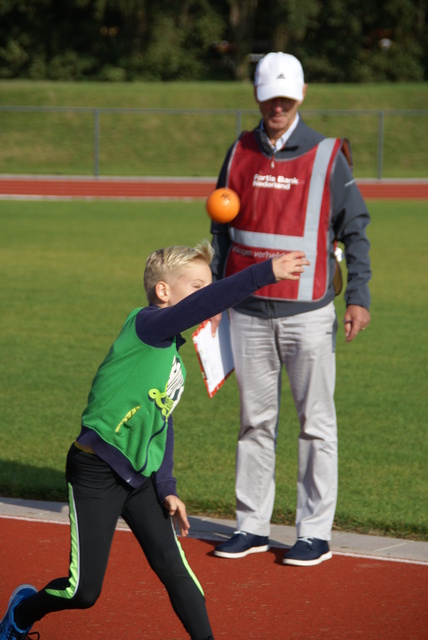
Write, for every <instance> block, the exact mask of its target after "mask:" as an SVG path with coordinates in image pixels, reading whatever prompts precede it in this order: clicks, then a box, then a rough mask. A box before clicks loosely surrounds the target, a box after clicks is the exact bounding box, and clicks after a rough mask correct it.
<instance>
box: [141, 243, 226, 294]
mask: <svg viewBox="0 0 428 640" xmlns="http://www.w3.org/2000/svg"><path fill="white" fill-rule="evenodd" d="M213 257H214V249H213V248H212V246H211V244H210V243H209V241H208V240H203V241H202V242H200V243H199V244H197V245H196V246H195V247H187V246H175V247H166V248H164V249H158V250H157V251H153V252H152V253H151V254H150V255H149V257H148V258H147V260H146V268H145V270H144V288H145V290H146V295H147V300H148V302H149V303H152V302H156V300H157V297H156V285H157V284H158V282H160V281H161V280H168V279H171V276H175V275H176V274H177V271H178V270H179V269H181V268H182V267H186V266H187V265H188V264H190V263H191V262H193V261H194V260H203V261H204V262H206V263H207V265H210V264H211V261H212V259H213Z"/></svg>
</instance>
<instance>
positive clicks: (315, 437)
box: [230, 302, 338, 540]
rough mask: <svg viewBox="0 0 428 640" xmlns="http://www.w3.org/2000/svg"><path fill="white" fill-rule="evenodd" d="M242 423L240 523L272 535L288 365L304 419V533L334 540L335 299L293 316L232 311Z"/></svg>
mask: <svg viewBox="0 0 428 640" xmlns="http://www.w3.org/2000/svg"><path fill="white" fill-rule="evenodd" d="M230 325H231V340H232V349H233V356H234V361H235V372H236V376H237V381H238V386H239V390H240V402H241V416H240V420H241V426H240V431H239V439H238V445H237V452H236V502H237V529H238V530H241V531H246V532H248V533H253V534H256V535H261V536H267V535H269V532H270V519H271V516H272V510H273V505H274V498H275V449H276V441H277V436H278V418H279V409H280V393H281V377H282V370H283V369H282V367H283V365H284V367H285V370H286V372H287V374H288V378H289V381H290V388H291V392H292V395H293V399H294V403H295V406H296V409H297V414H298V418H299V422H300V433H299V440H298V479H297V508H296V527H297V535H298V536H308V537H315V538H320V539H322V540H330V538H331V529H332V525H333V518H334V513H335V509H336V500H337V481H338V477H337V422H336V411H335V405H334V386H335V377H336V371H335V369H336V365H335V344H336V333H337V320H336V313H335V308H334V303H333V302H331V303H329V304H328V305H327V306H326V307H323V308H322V309H317V310H316V311H310V312H307V313H302V314H299V315H295V316H289V317H285V318H273V319H265V318H256V317H253V316H248V315H245V314H243V313H239V312H237V311H236V310H231V311H230Z"/></svg>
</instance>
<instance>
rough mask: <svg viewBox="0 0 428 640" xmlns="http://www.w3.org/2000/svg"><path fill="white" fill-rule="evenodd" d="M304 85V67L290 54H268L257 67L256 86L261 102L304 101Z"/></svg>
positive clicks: (258, 98)
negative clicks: (272, 100) (276, 100)
mask: <svg viewBox="0 0 428 640" xmlns="http://www.w3.org/2000/svg"><path fill="white" fill-rule="evenodd" d="M304 84H305V79H304V77H303V68H302V65H301V64H300V62H299V61H298V59H297V58H295V57H294V56H292V55H290V54H289V53H282V52H281V51H278V52H277V53H268V54H266V55H265V56H264V57H263V58H262V59H261V60H260V61H259V63H258V65H257V67H256V73H255V76H254V86H255V87H256V94H257V100H258V101H259V102H265V101H266V100H270V99H271V98H292V99H293V100H303V87H304Z"/></svg>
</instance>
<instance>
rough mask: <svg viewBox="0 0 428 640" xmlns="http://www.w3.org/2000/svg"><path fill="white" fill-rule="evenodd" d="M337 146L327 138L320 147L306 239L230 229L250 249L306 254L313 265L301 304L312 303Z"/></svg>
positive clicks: (303, 285)
mask: <svg viewBox="0 0 428 640" xmlns="http://www.w3.org/2000/svg"><path fill="white" fill-rule="evenodd" d="M335 144H336V138H326V139H324V140H322V141H321V142H320V143H319V145H318V149H317V152H316V154H315V160H314V166H313V168H312V176H311V180H310V184H309V194H308V202H307V207H306V218H305V230H304V235H303V236H286V235H276V234H273V233H257V232H255V231H244V230H242V229H235V228H233V227H230V228H229V233H230V237H231V239H232V241H233V242H237V243H238V244H241V245H244V246H247V247H254V248H259V249H262V248H263V249H275V250H277V251H297V250H299V251H304V252H305V254H306V257H307V259H308V260H309V261H310V263H311V265H310V267H306V268H305V272H304V273H303V275H302V276H301V278H300V282H299V293H298V298H297V299H298V300H304V301H307V300H312V291H313V287H314V277H315V263H316V257H317V239H318V229H319V224H320V215H321V204H322V198H323V194H324V185H325V178H326V174H327V170H328V166H329V163H330V159H331V156H332V153H333V149H334V145H335Z"/></svg>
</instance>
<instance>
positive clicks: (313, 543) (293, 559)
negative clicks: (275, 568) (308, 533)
mask: <svg viewBox="0 0 428 640" xmlns="http://www.w3.org/2000/svg"><path fill="white" fill-rule="evenodd" d="M332 555H333V554H332V553H331V551H330V547H329V546H328V542H327V540H319V539H318V538H298V540H297V542H296V543H295V544H294V545H293V546H292V547H291V549H290V550H289V551H287V553H286V554H285V556H284V559H283V561H282V562H283V564H289V565H291V566H293V567H312V566H313V565H315V564H320V563H321V562H324V560H330V558H331V557H332Z"/></svg>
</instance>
